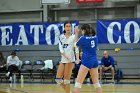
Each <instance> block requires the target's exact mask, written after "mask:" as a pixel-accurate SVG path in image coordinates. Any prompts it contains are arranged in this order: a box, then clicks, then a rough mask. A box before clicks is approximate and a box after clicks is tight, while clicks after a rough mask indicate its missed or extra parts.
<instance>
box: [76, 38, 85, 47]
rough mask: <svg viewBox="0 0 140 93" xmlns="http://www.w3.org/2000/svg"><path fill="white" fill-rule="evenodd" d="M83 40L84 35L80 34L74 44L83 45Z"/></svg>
mask: <svg viewBox="0 0 140 93" xmlns="http://www.w3.org/2000/svg"><path fill="white" fill-rule="evenodd" d="M83 40H84V37H83V36H81V37H80V38H79V39H78V41H77V42H76V46H82V45H83V42H84V41H83Z"/></svg>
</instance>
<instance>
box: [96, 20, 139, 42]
mask: <svg viewBox="0 0 140 93" xmlns="http://www.w3.org/2000/svg"><path fill="white" fill-rule="evenodd" d="M96 30H97V36H98V41H99V43H110V44H118V43H140V18H136V19H120V20H98V21H97V27H96Z"/></svg>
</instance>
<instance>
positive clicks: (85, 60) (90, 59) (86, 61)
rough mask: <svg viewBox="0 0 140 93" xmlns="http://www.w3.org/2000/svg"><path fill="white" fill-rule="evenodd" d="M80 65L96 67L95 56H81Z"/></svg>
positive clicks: (96, 60) (90, 67)
mask: <svg viewBox="0 0 140 93" xmlns="http://www.w3.org/2000/svg"><path fill="white" fill-rule="evenodd" d="M81 64H82V65H84V66H86V67H87V68H89V69H92V68H97V67H98V59H97V56H82V63H81Z"/></svg>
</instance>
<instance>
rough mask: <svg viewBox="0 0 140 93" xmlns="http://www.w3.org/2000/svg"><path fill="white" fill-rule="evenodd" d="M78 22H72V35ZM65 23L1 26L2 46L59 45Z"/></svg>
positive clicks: (0, 38) (0, 39)
mask: <svg viewBox="0 0 140 93" xmlns="http://www.w3.org/2000/svg"><path fill="white" fill-rule="evenodd" d="M78 24H79V23H78V21H73V22H72V33H73V32H74V31H73V29H74V27H75V26H78ZM63 25H64V23H63V22H59V23H57V22H55V23H48V22H44V23H41V22H40V23H39V22H38V23H10V24H0V45H3V46H4V45H43V44H45V45H57V44H58V40H59V39H58V38H59V36H60V34H62V33H63V30H64V27H63Z"/></svg>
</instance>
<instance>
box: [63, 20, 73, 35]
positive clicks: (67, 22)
mask: <svg viewBox="0 0 140 93" xmlns="http://www.w3.org/2000/svg"><path fill="white" fill-rule="evenodd" d="M66 24H71V21H66V22H65V23H64V28H65V26H66ZM63 33H66V31H65V29H64V31H63Z"/></svg>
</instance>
